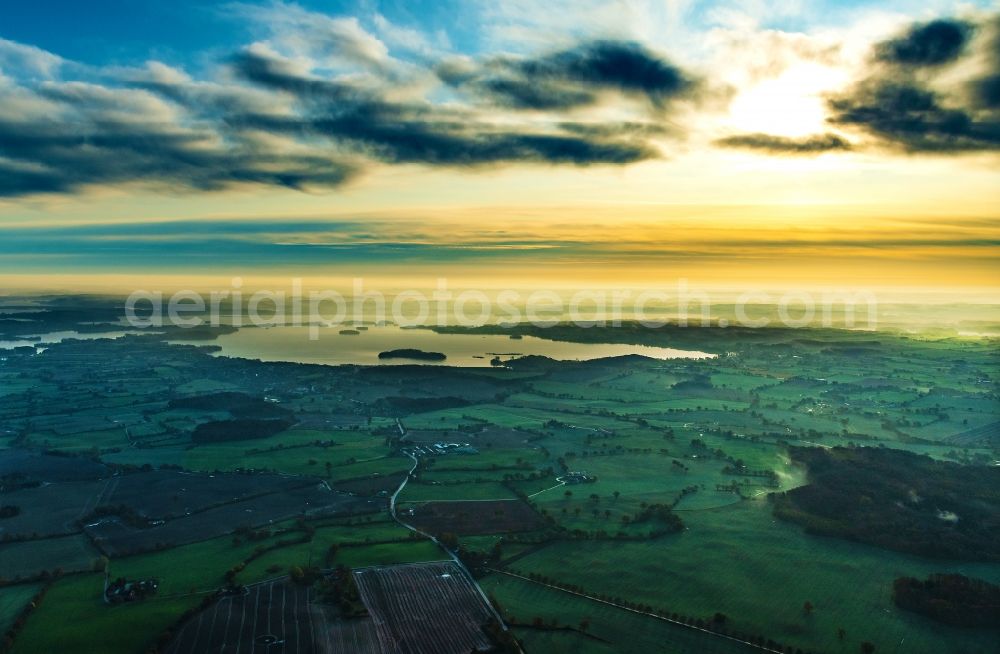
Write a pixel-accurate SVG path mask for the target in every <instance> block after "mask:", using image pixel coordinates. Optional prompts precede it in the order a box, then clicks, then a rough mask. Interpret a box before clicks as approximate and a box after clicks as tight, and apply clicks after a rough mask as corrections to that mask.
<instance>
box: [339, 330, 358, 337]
mask: <svg viewBox="0 0 1000 654" xmlns="http://www.w3.org/2000/svg"><path fill="white" fill-rule="evenodd" d="M340 335H341V336H360V335H361V332H359V331H358V330H356V329H341V330H340Z"/></svg>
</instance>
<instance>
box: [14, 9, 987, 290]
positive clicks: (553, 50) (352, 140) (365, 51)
mask: <svg viewBox="0 0 1000 654" xmlns="http://www.w3.org/2000/svg"><path fill="white" fill-rule="evenodd" d="M998 152H1000V6H998V4H997V3H995V2H944V1H936V0H930V1H928V0H924V1H922V2H917V1H910V0H890V1H888V2H861V1H857V0H855V1H849V2H834V1H832V0H821V1H819V2H805V1H804V0H802V1H794V0H793V1H789V2H765V1H763V0H759V1H758V0H729V1H726V2H693V1H687V0H658V1H652V0H649V1H642V0H634V1H620V2H615V1H607V0H606V1H603V2H593V1H591V0H573V1H563V0H548V1H546V2H528V1H526V0H513V1H509V2H500V1H490V2H486V1H482V2H481V1H479V0H464V1H461V2H458V1H455V2H452V1H450V0H446V1H435V2H378V1H374V0H364V1H360V2H302V3H297V4H293V3H283V2H231V3H220V2H207V1H203V0H178V1H176V2H171V3H159V2H158V3H153V2H138V1H134V0H133V1H125V0H116V1H111V0H96V1H92V2H88V3H80V2H69V1H65V2H57V1H53V0H35V1H33V2H30V3H15V4H13V5H11V6H10V7H6V8H5V9H4V12H3V18H2V21H0V289H3V288H7V289H19V288H29V287H32V288H49V289H62V288H70V287H88V286H90V287H94V288H98V287H100V288H102V289H107V288H108V287H113V286H122V287H127V286H128V285H129V284H134V283H137V280H139V279H143V280H148V279H153V278H160V279H173V280H175V282H176V283H182V281H180V280H185V281H186V280H191V279H195V278H202V279H213V278H219V279H221V278H225V277H228V276H233V275H241V276H244V277H246V278H248V279H249V278H259V279H266V278H279V277H282V276H289V275H295V276H307V277H313V278H318V279H323V278H331V279H332V278H338V279H339V278H346V277H350V276H358V275H366V276H370V277H377V276H384V277H386V278H391V277H396V278H402V279H407V278H412V277H414V276H417V277H426V278H427V279H433V278H436V277H439V276H442V275H447V276H449V277H452V278H456V279H462V280H467V281H469V282H470V283H472V281H481V282H492V283H498V280H511V282H512V283H514V282H518V283H521V284H529V285H530V284H532V283H540V280H547V281H548V282H551V283H557V282H558V283H580V284H584V283H618V282H621V283H629V284H636V285H642V284H655V283H658V282H660V281H662V280H666V279H673V278H677V277H680V276H683V277H686V278H691V279H695V280H699V281H704V282H706V283H714V284H722V285H725V284H727V283H731V284H739V283H749V282H753V283H770V284H794V283H806V284H833V285H836V284H841V285H853V286H858V285H869V286H898V287H913V288H923V287H926V288H948V289H973V290H974V291H975V292H981V291H982V289H993V288H1000V265H998V264H1000V260H998V259H1000V257H998V254H1000V250H998V245H1000V172H998V171H1000V166H998V163H1000V157H998ZM121 290H126V289H125V288H122V289H121Z"/></svg>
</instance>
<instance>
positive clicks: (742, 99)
mask: <svg viewBox="0 0 1000 654" xmlns="http://www.w3.org/2000/svg"><path fill="white" fill-rule="evenodd" d="M846 82H847V75H846V73H845V71H844V70H842V69H840V70H838V69H836V68H832V67H830V66H825V65H822V64H818V63H811V62H803V63H798V64H796V65H794V66H793V67H791V68H789V69H788V70H786V71H785V72H783V73H782V74H781V75H779V76H778V77H776V78H774V79H766V80H762V81H760V82H758V83H756V84H754V85H752V86H750V87H748V88H745V89H742V90H741V91H740V92H739V93H738V94H737V95H736V97H735V98H734V99H733V102H732V104H731V105H730V107H729V121H728V122H729V124H730V125H731V126H732V128H733V129H735V130H736V131H741V132H762V133H767V134H775V135H778V136H792V137H794V136H809V135H810V134H817V133H820V132H823V131H825V130H827V129H828V128H829V126H828V125H827V115H828V114H827V109H826V99H825V96H826V94H828V93H829V92H831V91H832V90H835V89H839V88H841V87H843V85H844V84H845V83H846Z"/></svg>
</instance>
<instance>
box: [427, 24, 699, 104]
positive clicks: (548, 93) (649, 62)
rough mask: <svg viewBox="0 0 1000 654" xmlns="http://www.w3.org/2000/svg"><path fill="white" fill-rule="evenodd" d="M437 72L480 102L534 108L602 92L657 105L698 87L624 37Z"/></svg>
mask: <svg viewBox="0 0 1000 654" xmlns="http://www.w3.org/2000/svg"><path fill="white" fill-rule="evenodd" d="M437 72H438V75H439V77H440V78H441V79H442V80H444V81H445V82H447V83H449V84H451V85H453V86H455V87H457V88H464V89H466V90H471V91H472V92H473V93H475V94H476V95H477V96H478V97H479V98H480V99H481V100H487V101H490V102H493V103H495V104H498V105H501V106H507V107H513V108H519V109H534V110H550V109H568V108H572V107H580V106H585V105H590V104H593V103H594V102H596V101H597V99H598V95H599V93H600V92H603V91H617V92H619V93H621V94H624V95H628V96H633V97H641V98H645V99H647V100H649V101H650V102H651V103H653V104H654V105H655V106H658V107H660V106H662V105H663V104H664V103H666V102H667V101H669V100H671V99H674V98H678V97H682V96H688V95H690V94H692V93H693V92H694V91H695V90H696V89H697V87H698V84H697V82H696V81H695V80H694V79H693V78H692V77H691V76H690V75H688V74H687V73H685V72H684V71H682V70H681V69H680V68H678V67H676V66H674V65H673V64H671V63H670V62H668V61H666V60H665V59H663V58H661V57H659V56H658V55H656V54H655V53H653V52H651V51H649V50H648V49H646V48H645V47H643V46H641V45H639V44H636V43H631V42H624V41H591V42H586V43H581V44H578V45H576V46H575V47H572V48H569V49H565V50H561V51H559V52H555V53H552V54H548V55H544V56H541V57H537V58H513V57H497V58H494V59H491V60H488V61H486V62H484V63H483V64H482V65H481V66H478V67H473V66H470V65H464V66H463V65H455V64H444V65H442V66H439V68H438V71H437Z"/></svg>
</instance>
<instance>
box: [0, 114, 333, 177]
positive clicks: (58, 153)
mask: <svg viewBox="0 0 1000 654" xmlns="http://www.w3.org/2000/svg"><path fill="white" fill-rule="evenodd" d="M0 154H2V155H3V157H4V158H5V159H6V160H7V161H8V162H13V163H4V162H3V161H0V171H2V177H3V179H2V181H0V195H6V196H17V195H25V194H30V193H43V192H68V191H72V190H75V189H77V188H79V187H80V186H83V185H91V184H119V183H127V182H134V181H144V182H149V183H153V184H155V185H157V186H161V187H164V188H184V189H197V190H218V189H222V188H225V187H226V186H228V185H231V184H234V183H238V182H246V183H257V184H268V185H275V186H283V187H288V188H294V189H301V188H304V187H306V186H309V185H313V184H315V185H323V186H329V185H337V184H340V183H343V182H344V181H345V180H346V179H347V178H348V177H349V176H350V175H351V174H352V172H353V170H352V168H351V167H350V166H349V165H347V164H344V163H339V162H337V161H332V160H330V159H328V158H324V157H314V156H302V155H298V156H281V155H276V154H273V153H269V152H267V151H264V150H258V149H254V148H253V147H250V146H249V145H243V146H240V145H229V144H225V143H222V142H220V141H219V139H218V137H217V135H216V134H214V133H210V132H190V131H179V130H175V129H174V128H171V127H167V126H163V125H149V124H137V125H136V124H125V123H120V122H113V121H106V120H104V121H102V120H90V121H85V120H82V119H81V120H78V121H75V122H60V123H55V122H52V121H47V120H38V121H31V120H30V119H29V120H20V121H17V122H11V121H7V120H0Z"/></svg>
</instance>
